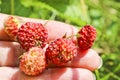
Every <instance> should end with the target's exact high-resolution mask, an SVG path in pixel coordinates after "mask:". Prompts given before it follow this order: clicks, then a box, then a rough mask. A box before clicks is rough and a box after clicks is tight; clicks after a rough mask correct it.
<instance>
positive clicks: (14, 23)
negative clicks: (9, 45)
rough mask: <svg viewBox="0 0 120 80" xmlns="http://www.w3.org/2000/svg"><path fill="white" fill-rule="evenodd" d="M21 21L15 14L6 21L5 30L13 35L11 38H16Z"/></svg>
mask: <svg viewBox="0 0 120 80" xmlns="http://www.w3.org/2000/svg"><path fill="white" fill-rule="evenodd" d="M19 27H20V23H19V21H18V19H17V18H15V17H14V16H9V17H8V18H7V19H6V20H5V22H4V31H5V32H6V33H7V34H8V35H9V36H10V37H11V39H13V40H16V35H17V32H18V29H19Z"/></svg>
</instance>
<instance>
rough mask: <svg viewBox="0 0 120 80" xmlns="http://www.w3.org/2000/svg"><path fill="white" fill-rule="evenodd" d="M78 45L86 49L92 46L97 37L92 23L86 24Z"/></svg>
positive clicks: (81, 31) (80, 32)
mask: <svg viewBox="0 0 120 80" xmlns="http://www.w3.org/2000/svg"><path fill="white" fill-rule="evenodd" d="M78 34H80V36H79V37H77V39H78V46H79V48H80V49H81V50H86V49H89V48H91V47H92V45H93V43H94V41H95V39H96V35H97V32H96V29H95V28H94V27H93V26H91V25H85V26H84V27H83V28H82V29H81V30H80V31H79V32H78Z"/></svg>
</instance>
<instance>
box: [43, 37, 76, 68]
mask: <svg viewBox="0 0 120 80" xmlns="http://www.w3.org/2000/svg"><path fill="white" fill-rule="evenodd" d="M76 54H77V47H76V45H75V44H74V43H73V41H72V40H70V39H65V38H59V39H57V40H55V41H53V42H51V43H50V44H49V46H48V48H47V49H46V54H45V55H46V59H47V62H49V61H50V62H52V63H53V64H55V65H57V66H61V65H64V64H65V63H67V62H69V61H71V60H72V59H73V57H74V56H76Z"/></svg>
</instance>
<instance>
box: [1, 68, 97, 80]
mask: <svg viewBox="0 0 120 80" xmlns="http://www.w3.org/2000/svg"><path fill="white" fill-rule="evenodd" d="M0 78H1V79H2V80H95V76H94V75H93V73H92V72H91V71H89V70H87V69H82V68H50V69H48V70H45V71H44V72H43V73H41V74H40V75H38V76H27V75H25V74H24V73H23V72H21V71H20V70H19V69H18V68H9V67H0Z"/></svg>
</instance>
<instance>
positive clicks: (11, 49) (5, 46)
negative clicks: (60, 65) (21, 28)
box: [0, 41, 101, 70]
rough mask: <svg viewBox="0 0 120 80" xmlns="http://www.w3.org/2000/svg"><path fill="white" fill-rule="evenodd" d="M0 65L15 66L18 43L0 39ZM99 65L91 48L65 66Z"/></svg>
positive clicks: (84, 66)
mask: <svg viewBox="0 0 120 80" xmlns="http://www.w3.org/2000/svg"><path fill="white" fill-rule="evenodd" d="M0 51H1V52H0V66H17V64H18V60H19V59H18V57H19V56H20V54H21V52H20V51H21V50H20V45H19V44H18V43H16V42H5V41H0ZM100 65H101V59H100V57H99V55H98V54H97V53H96V52H95V51H94V50H92V49H90V50H88V51H84V52H81V51H80V54H78V56H76V57H75V58H74V59H73V61H72V62H69V63H68V64H66V65H65V66H69V67H76V68H79V67H81V68H86V69H89V70H95V69H97V68H98V67H99V66H100Z"/></svg>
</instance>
